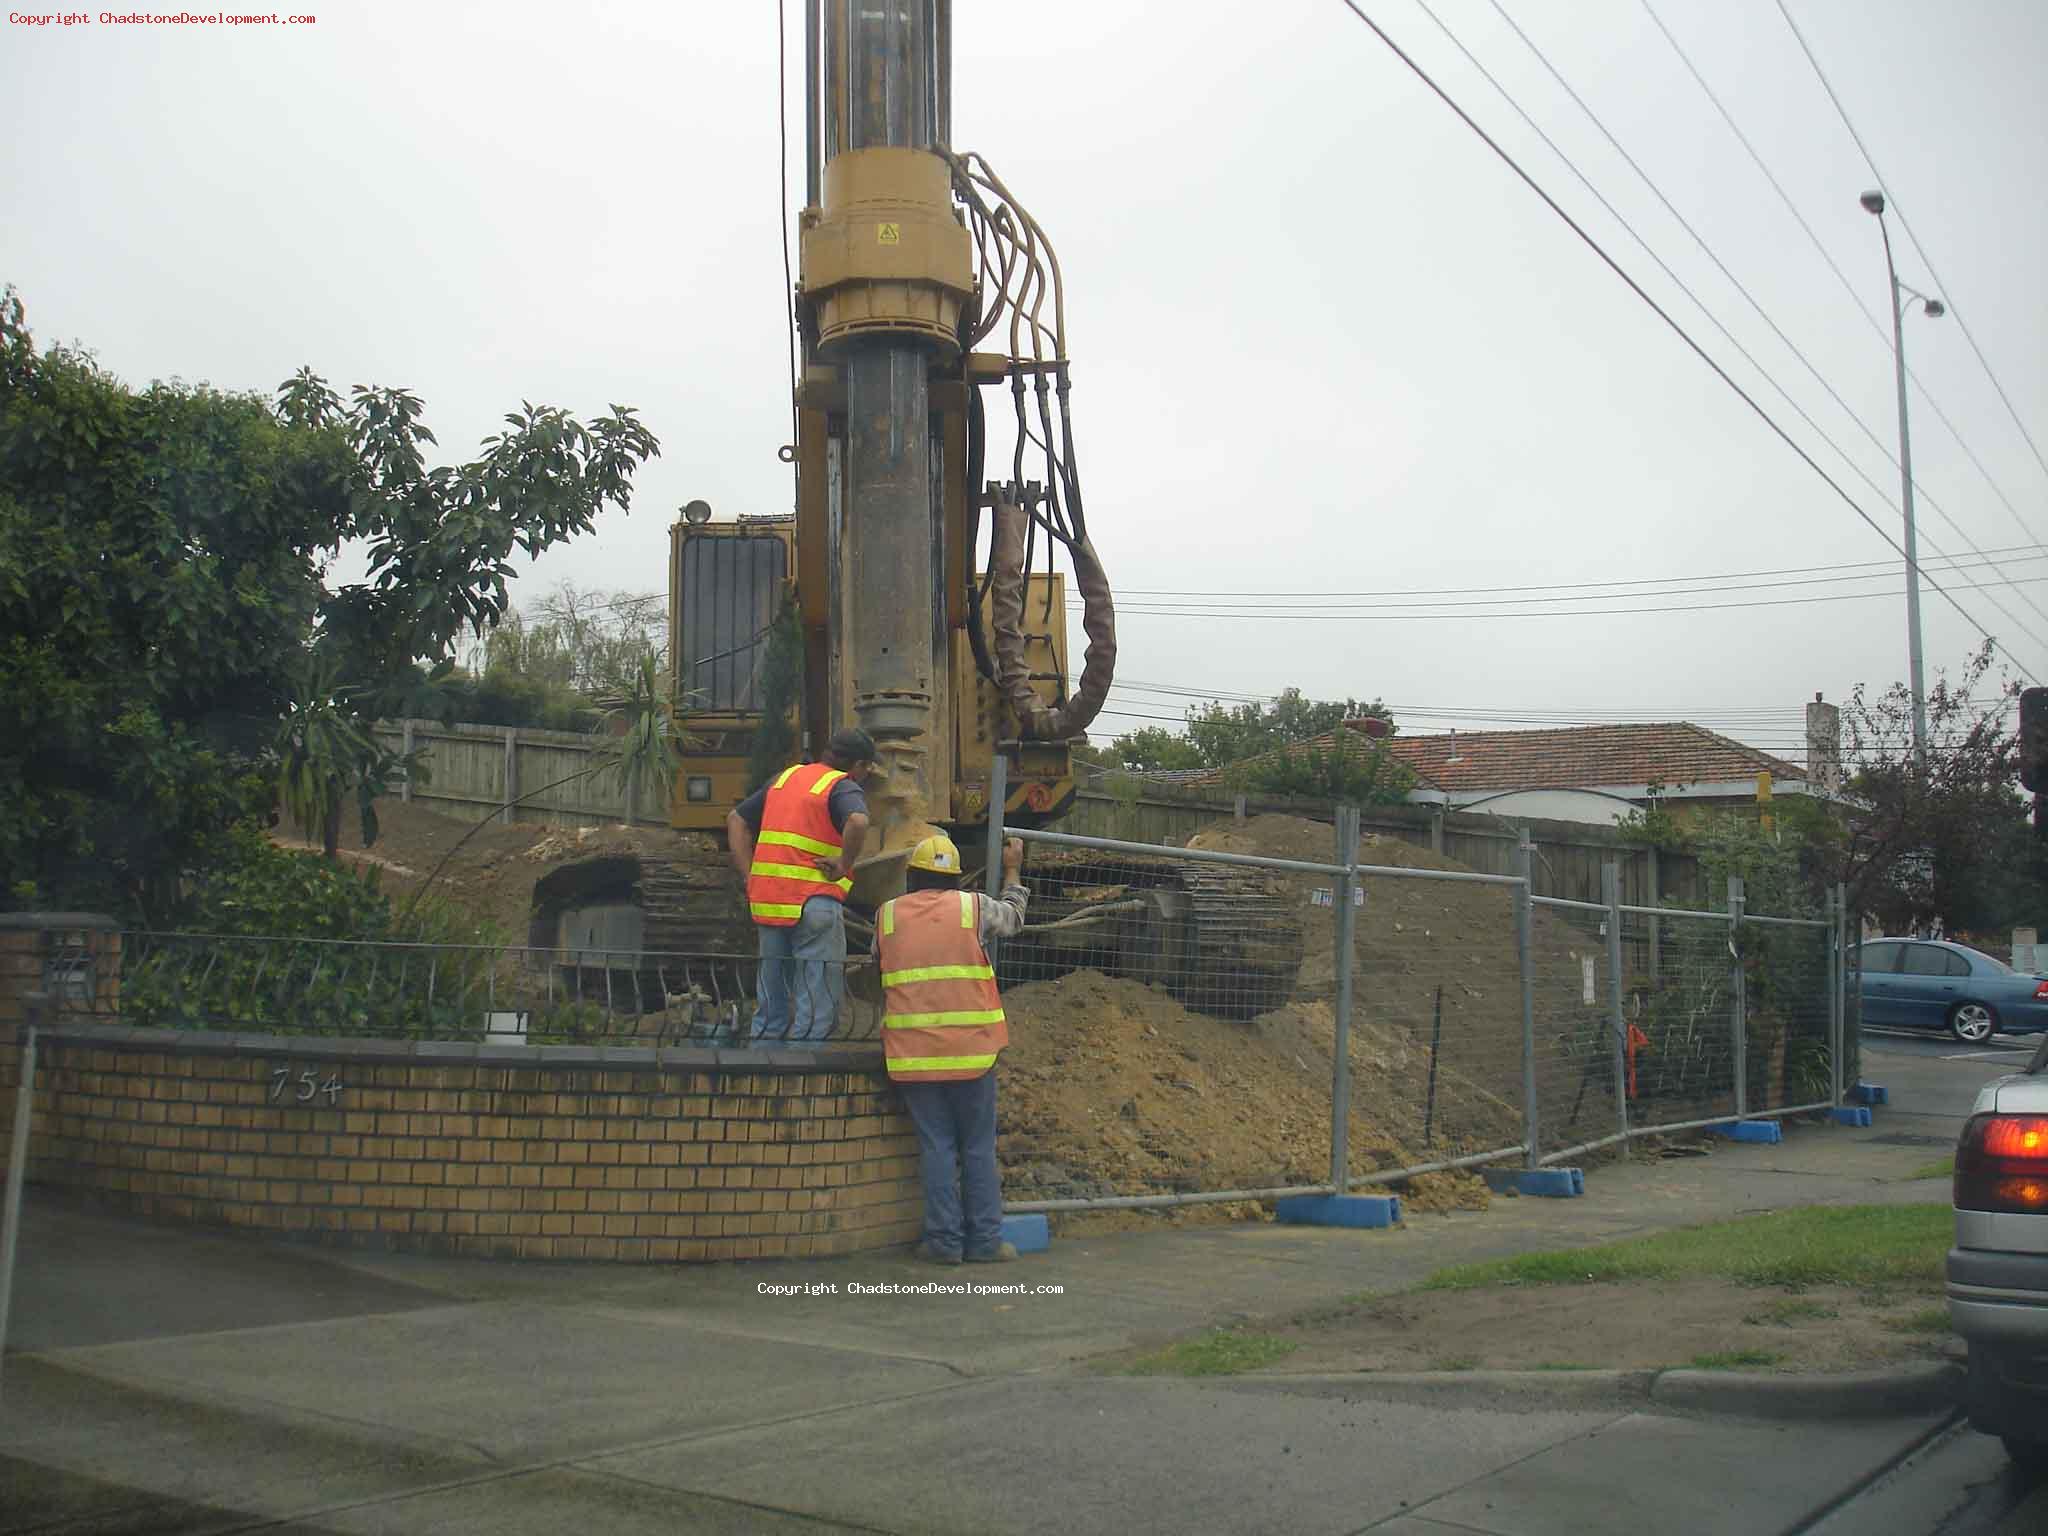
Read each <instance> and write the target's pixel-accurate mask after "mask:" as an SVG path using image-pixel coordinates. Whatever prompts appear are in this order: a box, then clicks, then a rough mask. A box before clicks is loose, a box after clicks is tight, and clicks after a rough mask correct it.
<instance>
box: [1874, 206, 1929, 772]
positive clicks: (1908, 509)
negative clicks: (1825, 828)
mask: <svg viewBox="0 0 2048 1536" xmlns="http://www.w3.org/2000/svg"><path fill="white" fill-rule="evenodd" d="M1862 203H1863V206H1864V208H1865V209H1866V210H1868V211H1869V212H1870V213H1872V214H1874V215H1876V217H1877V230H1878V233H1879V234H1880V235H1882V236H1883V237H1884V269H1885V273H1886V275H1887V276H1889V277H1890V278H1891V284H1892V360H1893V362H1894V364H1895V365H1896V369H1897V372H1898V381H1899V505H1900V508H1901V510H1902V511H1903V512H1904V513H1905V518H1906V665H1907V673H1908V678H1909V680H1910V682H1911V684H1912V688H1913V766H1914V768H1915V769H1916V770H1917V771H1918V772H1919V774H1920V775H1921V776H1922V777H1923V778H1924V777H1925V776H1926V773H1927V688H1926V674H1925V671H1924V669H1923V667H1922V666H1921V661H1920V544H1919V537H1918V534H1917V531H1916V529H1915V526H1914V523H1913V441H1912V438H1911V437H1910V435H1909V434H1908V433H1907V430H1906V320H1905V316H1906V310H1905V301H1904V300H1903V299H1902V298H1901V297H1900V293H1901V290H1903V291H1904V292H1906V293H1911V294H1912V295H1913V297H1914V298H1916V299H1918V300H1919V301H1920V307H1921V309H1922V310H1923V311H1924V312H1925V313H1926V314H1927V315H1928V316H1929V317H1930V318H1935V319H1938V318H1940V316H1941V315H1942V313H1943V307H1942V302H1941V300H1939V299H1930V298H1928V297H1927V296H1926V295H1925V294H1923V293H1919V292H1917V291H1915V290H1913V289H1911V288H1906V287H1905V285H1904V284H1902V283H1901V282H1900V281H1899V269H1898V267H1897V266H1896V265H1894V264H1893V261H1892V237H1891V231H1890V230H1889V229H1888V228H1887V227H1886V225H1885V222H1884V194H1883V193H1882V192H1866V193H1864V194H1863V197H1862Z"/></svg>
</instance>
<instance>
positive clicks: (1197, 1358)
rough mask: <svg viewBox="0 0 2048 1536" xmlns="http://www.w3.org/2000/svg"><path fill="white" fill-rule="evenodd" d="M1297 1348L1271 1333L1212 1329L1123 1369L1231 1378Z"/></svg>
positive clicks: (1133, 1372) (1145, 1373) (1149, 1373)
mask: <svg viewBox="0 0 2048 1536" xmlns="http://www.w3.org/2000/svg"><path fill="white" fill-rule="evenodd" d="M1298 1347H1299V1346H1298V1345H1297V1344H1296V1343H1295V1341H1294V1340H1292V1339H1283V1338H1279V1337H1278V1336H1276V1335H1274V1334H1270V1333H1246V1332H1243V1331H1241V1330H1239V1329H1236V1328H1211V1329H1210V1330H1209V1331H1208V1332H1207V1333H1204V1334H1200V1335H1197V1336H1196V1337H1195V1338H1192V1339H1183V1340H1181V1341H1180V1342H1179V1343H1178V1344H1173V1345H1169V1346H1168V1347H1167V1348H1165V1349H1162V1350H1160V1351H1159V1352H1158V1353H1157V1354H1154V1355H1146V1356H1145V1357H1144V1358H1143V1359H1140V1360H1134V1361H1132V1362H1131V1364H1130V1365H1128V1366H1126V1367H1125V1368H1124V1369H1125V1374H1127V1375H1131V1376H1234V1375H1236V1374H1237V1373H1238V1372H1240V1371H1256V1370H1257V1369H1259V1367H1261V1366H1265V1365H1271V1364H1272V1363H1273V1362H1274V1361H1275V1360H1281V1359H1285V1358H1286V1357H1287V1356H1288V1355H1291V1354H1293V1353H1294V1351H1295V1350H1296V1348H1298Z"/></svg>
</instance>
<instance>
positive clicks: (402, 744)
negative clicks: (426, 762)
mask: <svg viewBox="0 0 2048 1536" xmlns="http://www.w3.org/2000/svg"><path fill="white" fill-rule="evenodd" d="M398 750H399V751H400V752H402V753H404V754H405V756H406V757H408V758H410V757H411V756H412V716H411V715H407V716H406V717H405V720H404V722H403V723H402V725H401V726H400V731H399V740H398ZM398 798H399V801H400V803H401V804H404V805H410V804H412V764H411V763H410V762H408V763H407V764H406V765H405V776H404V777H403V778H402V779H400V780H399V781H398Z"/></svg>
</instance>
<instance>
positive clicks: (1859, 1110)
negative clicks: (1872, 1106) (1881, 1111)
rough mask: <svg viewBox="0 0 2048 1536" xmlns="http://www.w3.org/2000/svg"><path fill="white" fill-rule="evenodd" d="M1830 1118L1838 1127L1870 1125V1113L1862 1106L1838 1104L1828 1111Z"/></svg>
mask: <svg viewBox="0 0 2048 1536" xmlns="http://www.w3.org/2000/svg"><path fill="white" fill-rule="evenodd" d="M1828 1118H1829V1119H1831V1120H1833V1121H1834V1122H1835V1124H1837V1125H1859V1126H1860V1125H1869V1124H1870V1123H1871V1122H1870V1111H1869V1110H1867V1109H1865V1108H1864V1107H1863V1106H1862V1105H1861V1104H1837V1105H1836V1106H1835V1107H1834V1108H1833V1109H1831V1110H1829V1111H1828Z"/></svg>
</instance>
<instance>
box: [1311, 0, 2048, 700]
mask: <svg viewBox="0 0 2048 1536" xmlns="http://www.w3.org/2000/svg"><path fill="white" fill-rule="evenodd" d="M1341 3H1342V4H1343V5H1344V7H1345V9H1347V10H1348V11H1350V12H1351V14H1352V15H1353V16H1355V17H1357V18H1358V20H1359V21H1360V23H1362V24H1363V25H1364V26H1365V27H1366V28H1367V29H1368V30H1369V31H1371V32H1372V33H1373V35H1374V36H1375V37H1377V38H1379V40H1380V41H1381V43H1383V44H1384V45H1385V46H1386V47H1387V49H1388V50H1389V51H1390V52H1392V53H1393V55H1394V56H1395V57H1396V58H1398V59H1399V60H1400V61H1401V62H1402V63H1403V64H1405V65H1406V66H1407V67H1408V69H1409V70H1410V71H1411V72H1412V73H1413V74H1414V75H1415V76H1416V78H1417V79H1419V80H1421V81H1422V83H1423V84H1424V85H1426V86H1428V87H1429V89H1430V91H1431V92H1432V93H1434V94H1435V95H1436V97H1437V98H1438V99H1439V100H1441V101H1442V102H1443V103H1444V105H1445V106H1447V107H1449V108H1450V109H1451V111H1452V112H1454V113H1456V114H1457V116H1458V118H1459V120H1460V121H1462V122H1463V123H1464V124H1465V126H1466V127H1468V128H1470V129H1471V130H1472V132H1473V133H1474V134H1476V135H1477V136H1478V137H1479V139H1480V141H1481V142H1482V143H1484V144H1485V145H1486V147H1487V148H1489V149H1491V150H1492V151H1493V152H1494V154H1495V155H1497V156H1498V157H1499V158H1500V159H1501V160H1502V161H1503V162H1504V163H1505V164H1506V165H1507V167H1508V169H1510V170H1511V171H1513V172H1514V173H1515V175H1516V176H1517V177H1518V178H1520V180H1521V181H1522V182H1523V184H1524V185H1526V186H1527V187H1528V188H1529V190H1530V191H1532V192H1534V193H1535V194H1536V195H1537V196H1538V197H1539V198H1541V199H1542V200H1543V202H1544V203H1545V204H1546V205H1547V206H1548V207H1549V208H1550V210H1551V212H1553V213H1555V214H1556V215H1557V216H1558V217H1559V218H1560V219H1562V220H1563V221H1564V222H1565V224H1566V225H1567V226H1568V227H1569V228H1570V229H1571V231H1572V233H1573V234H1575V235H1577V236H1578V237H1579V239H1580V240H1581V241H1582V242H1583V243H1584V244H1585V245H1586V246H1587V248H1588V249H1590V250H1591V251H1592V252H1593V253H1594V254H1595V255H1596V256H1598V257H1599V258H1600V260H1601V261H1602V262H1603V263H1604V264H1605V265H1606V266H1607V267H1608V269H1609V270H1610V271H1612V272H1613V273H1614V274H1615V276H1617V277H1619V278H1620V279H1621V280H1622V282H1624V283H1625V284H1627V285H1628V287H1629V289H1630V290H1631V291H1632V292H1633V293H1634V294H1635V295H1636V297H1637V298H1639V299H1641V300H1642V301H1643V303H1644V304H1646V305H1647V306H1648V307H1649V308H1650V310H1651V312H1652V313H1654V314H1655V315H1656V316H1657V318H1658V319H1660V320H1662V321H1663V322H1664V323H1665V325H1667V326H1668V327H1670V329H1671V330H1672V331H1673V332H1674V333H1675V334H1676V335H1677V336H1678V338H1679V339H1680V340H1681V341H1683V342H1684V343H1685V344H1686V346H1687V347H1688V348H1689V349H1690V350H1691V351H1692V352H1693V354H1694V355H1695V356H1697V357H1698V358H1699V359H1700V361H1701V362H1703V363H1705V364H1706V365H1707V367H1708V368H1710V369H1712V370H1713V372H1714V374H1715V375H1716V376H1717V377H1718V378H1719V379H1720V380H1721V381H1722V382H1723V383H1724V384H1726V385H1727V386H1728V387H1729V388H1730V389H1731V390H1733V391H1734V392H1735V394H1736V395H1737V396H1738V397H1739V398H1740V399H1741V400H1742V402H1743V404H1745V405H1747V406H1748V407H1749V408H1750V410H1751V411H1753V412H1754V413H1755V414H1756V416H1757V418H1758V419H1759V420H1761V421H1762V422H1763V423H1764V425H1765V426H1767V427H1769V428H1770V430H1771V431H1772V432H1773V433H1774V434H1776V436H1777V437H1778V438H1779V439H1780V440H1781V441H1782V442H1783V443H1784V444H1785V446H1786V447H1788V448H1790V449H1791V450H1792V451H1793V452H1794V453H1795V454H1797V455H1798V456H1799V457H1800V459H1801V460H1803V461H1804V462H1805V464H1806V466H1807V468H1809V469H1811V470H1812V471H1813V472H1814V473H1815V474H1816V475H1818V476H1820V478H1821V479H1822V480H1823V481H1825V482H1826V484H1827V485H1828V487H1829V489H1831V490H1832V491H1834V493H1835V495H1836V496H1837V497H1839V498H1840V499H1841V501H1842V502H1843V504H1844V505H1846V506H1847V507H1848V508H1849V510H1850V511H1852V512H1854V513H1855V514H1856V515H1857V517H1859V518H1861V519H1862V520H1863V522H1864V523H1866V524H1867V525H1868V526H1869V528H1870V530H1871V531H1872V532H1873V533H1875V534H1876V535H1877V536H1878V537H1879V538H1881V539H1883V540H1884V541H1885V543H1887V544H1889V545H1890V546H1891V547H1892V548H1893V549H1895V550H1898V552H1899V554H1900V555H1901V556H1904V554H1905V550H1904V548H1902V547H1901V546H1900V544H1899V542H1898V541H1897V540H1896V539H1894V538H1893V537H1892V536H1891V535H1890V534H1889V533H1887V532H1885V530H1884V529H1883V528H1882V527H1880V526H1879V525H1878V523H1877V522H1876V520H1875V519H1873V518H1872V517H1871V515H1870V514H1869V513H1868V512H1866V511H1864V510H1863V508H1862V507H1861V506H1859V505H1857V503H1856V500H1855V498H1854V497H1852V496H1851V495H1850V494H1849V493H1848V492H1847V491H1845V490H1844V489H1843V488H1842V486H1841V484H1840V482H1838V481H1837V480H1836V479H1835V478H1834V477H1833V476H1832V475H1830V474H1829V473H1828V472H1827V471H1826V470H1825V469H1823V468H1822V467H1821V466H1820V464H1819V462H1818V461H1817V460H1815V458H1814V457H1813V455H1812V454H1810V453H1808V452H1807V451H1806V450H1805V449H1804V448H1803V447H1801V446H1800V445H1799V443H1798V441H1797V440H1796V439H1795V438H1794V437H1793V436H1792V435H1791V434H1790V433H1789V432H1787V431H1786V430H1785V429H1784V428H1783V427H1782V426H1780V425H1779V424H1778V422H1777V421H1776V419H1775V418H1773V417H1772V416H1771V414H1770V413H1769V412H1768V411H1766V410H1765V409H1764V408H1763V407H1762V406H1761V405H1759V404H1758V403H1757V401H1756V398H1755V397H1754V396H1753V395H1751V394H1750V393H1749V391H1748V390H1746V389H1744V388H1743V387H1742V386H1741V384H1739V383H1737V382H1736V380H1735V379H1734V377H1733V376H1732V375H1730V374H1729V372H1728V370H1727V369H1725V368H1723V367H1722V366H1721V365H1720V363H1719V362H1717V361H1716V360H1715V359H1714V357H1713V356H1712V355H1711V354H1710V353H1709V352H1708V351H1707V350H1706V349H1705V348H1704V347H1702V346H1701V345H1700V344H1699V343H1698V342H1697V341H1695V340H1694V339H1693V337H1692V335H1691V333H1690V332H1688V331H1687V330H1686V329H1685V327H1683V326H1682V325H1680V324H1679V323H1678V322H1677V321H1676V320H1675V319H1673V318H1672V316H1671V314H1670V312H1669V311H1667V310H1666V309H1665V308H1664V307H1663V305H1661V304H1659V303H1658V302H1657V301H1656V300H1655V299H1654V298H1652V297H1651V296H1650V294H1649V292H1648V291H1647V290H1646V289H1645V288H1644V287H1643V286H1642V284H1640V283H1638V282H1637V281H1636V280H1635V279H1634V278H1633V277H1631V276H1630V275H1629V273H1628V272H1627V270H1626V269H1625V268H1623V267H1622V265H1621V264H1620V263H1619V262H1617V261H1616V260H1615V259H1614V258H1613V257H1612V256H1610V255H1609V254H1608V253H1607V250H1606V248H1605V247H1604V246H1602V245H1601V244H1600V243H1599V242H1598V241H1597V240H1595V239H1594V238H1593V237H1592V235H1591V234H1589V233H1588V232H1587V231H1586V229H1585V228H1584V227H1583V226H1582V225H1580V223H1579V222H1578V221H1577V220H1576V219H1574V218H1573V217H1572V216H1571V215H1570V214H1569V213H1567V212H1566V211H1565V209H1564V207H1563V206H1562V205H1561V204H1560V203H1558V201H1557V200H1556V199H1555V198H1553V197H1552V196H1551V195H1550V194H1549V193H1548V192H1546V191H1544V189H1543V188H1542V186H1541V185H1540V184H1539V183H1538V182H1537V181H1536V179H1535V178H1534V177H1533V176H1531V175H1530V174H1529V173H1528V172H1527V171H1525V170H1524V169H1523V168H1522V166H1521V164H1520V162H1518V161H1517V160H1516V159H1515V158H1514V156H1512V155H1510V154H1509V153H1508V152H1507V151H1506V150H1505V149H1503V148H1502V147H1501V145H1500V144H1499V143H1498V142H1497V141H1496V140H1495V139H1494V138H1493V137H1492V135H1490V134H1489V133H1487V131H1486V130H1485V129H1484V128H1482V127H1480V126H1479V123H1478V122H1477V120H1475V119H1474V118H1473V117H1472V116H1471V115H1470V114H1469V113H1468V112H1466V111H1465V109H1464V108H1463V107H1461V106H1459V105H1458V103H1457V102H1456V101H1455V100H1454V99H1453V98H1452V97H1451V95H1450V94H1449V93H1448V92H1447V91H1445V90H1444V88H1443V87H1442V86H1440V85H1438V84H1437V82H1436V80H1435V78H1434V77H1433V76H1431V75H1430V74H1429V72H1428V71H1427V70H1425V69H1423V67H1422V66H1421V65H1420V64H1418V63H1416V62H1415V60H1414V59H1413V58H1411V57H1410V56H1409V54H1408V53H1407V52H1406V50H1404V49H1403V48H1402V47H1401V46H1400V45H1399V44H1398V43H1396V42H1395V41H1394V40H1393V38H1392V37H1390V36H1388V34H1387V33H1386V31H1385V30H1384V29H1382V28H1381V27H1380V25H1379V23H1377V22H1376V21H1374V20H1373V19H1372V17H1371V16H1369V15H1367V14H1366V12H1365V11H1364V10H1363V9H1362V8H1361V7H1360V6H1359V4H1358V0H1341ZM1922 575H1923V577H1926V573H1925V572H1924V571H1923V572H1922ZM1926 580H1927V583H1928V585H1929V586H1931V587H1933V588H1934V590H1935V591H1936V592H1938V593H1940V594H1941V596H1942V597H1943V598H1944V599H1946V600H1947V602H1948V604H1949V606H1950V607H1952V608H1954V609H1955V610H1956V612H1957V613H1958V614H1960V615H1961V616H1962V618H1963V621H1964V622H1965V623H1967V624H1968V625H1969V626H1970V627H1971V628H1972V629H1974V630H1976V631H1977V633H1978V634H1980V635H1982V636H1983V637H1984V638H1985V640H1986V641H1988V642H1989V643H1990V644H1991V645H1992V646H1994V647H1996V648H1997V649H1998V650H2000V651H2002V652H2004V654H2005V655H2006V657H2007V658H2008V659H2009V660H2011V661H2012V663H2013V665H2014V666H2015V667H2017V668H2019V670H2020V672H2021V674H2022V675H2023V676H2025V677H2026V678H2027V679H2028V680H2029V681H2030V682H2031V681H2033V680H2034V677H2033V674H2032V673H2031V672H2028V671H2027V669H2026V668H2025V666H2024V665H2023V664H2022V663H2021V662H2020V661H2019V660H2018V658H2017V657H2014V656H2013V655H2012V652H2011V650H2010V649H2009V648H2007V647H2006V646H2003V645H2000V644H1999V642H1998V639H1997V637H1996V636H1994V635H1993V634H1992V633H1991V632H1990V631H1989V630H1987V629H1985V628H1984V626H1983V625H1982V624H1980V623H1978V622H1977V620H1976V618H1975V617H1974V616H1972V615H1971V613H1970V612H1969V610H1968V609H1966V608H1964V607H1963V605H1962V604H1961V603H1959V602H1957V601H1956V600H1955V598H1954V597H1953V596H1952V595H1950V593H1949V592H1948V591H1947V590H1946V589H1945V588H1944V587H1942V586H1941V584H1940V583H1938V582H1936V581H1935V580H1934V579H1933V578H1932V577H1926Z"/></svg>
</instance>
